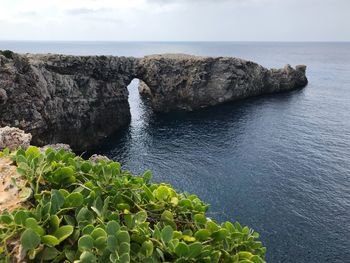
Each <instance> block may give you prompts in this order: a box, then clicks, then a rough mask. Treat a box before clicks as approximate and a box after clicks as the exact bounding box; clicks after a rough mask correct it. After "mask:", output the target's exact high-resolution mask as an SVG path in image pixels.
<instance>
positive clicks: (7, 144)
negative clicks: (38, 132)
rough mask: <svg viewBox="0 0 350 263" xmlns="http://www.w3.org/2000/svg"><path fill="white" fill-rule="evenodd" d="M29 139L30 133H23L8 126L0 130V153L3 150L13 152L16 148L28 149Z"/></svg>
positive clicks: (30, 137)
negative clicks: (6, 149)
mask: <svg viewBox="0 0 350 263" xmlns="http://www.w3.org/2000/svg"><path fill="white" fill-rule="evenodd" d="M31 139H32V135H31V134H30V133H29V134H28V133H25V132H24V131H22V130H20V129H18V128H13V127H8V126H6V127H4V128H0V151H1V150H3V149H5V148H8V149H9V150H10V151H14V150H16V149H17V148H18V147H21V148H22V149H26V148H28V147H29V145H30V141H31Z"/></svg>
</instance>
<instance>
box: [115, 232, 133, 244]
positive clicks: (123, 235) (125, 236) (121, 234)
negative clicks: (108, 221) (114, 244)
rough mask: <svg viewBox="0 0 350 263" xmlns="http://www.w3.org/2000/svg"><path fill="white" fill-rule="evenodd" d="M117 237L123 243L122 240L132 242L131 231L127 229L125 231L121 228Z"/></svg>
mask: <svg viewBox="0 0 350 263" xmlns="http://www.w3.org/2000/svg"><path fill="white" fill-rule="evenodd" d="M117 239H118V241H119V243H122V242H126V243H130V236H129V233H128V232H127V231H124V230H120V231H119V232H118V234H117Z"/></svg>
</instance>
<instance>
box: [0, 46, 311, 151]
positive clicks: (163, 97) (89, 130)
mask: <svg viewBox="0 0 350 263" xmlns="http://www.w3.org/2000/svg"><path fill="white" fill-rule="evenodd" d="M9 54H10V53H8V52H7V53H5V55H6V56H4V55H1V53H0V126H6V125H10V126H15V127H18V128H21V129H23V130H25V131H26V132H30V133H31V134H32V135H33V144H36V145H39V146H41V145H45V144H48V143H51V144H52V143H53V144H54V143H68V144H70V145H71V146H72V148H73V149H75V150H86V149H88V148H91V147H93V146H94V145H97V144H99V143H100V142H101V141H102V140H103V139H104V138H105V137H107V136H110V135H111V134H113V133H114V132H116V131H117V130H120V129H122V128H123V127H125V126H126V125H128V124H129V122H130V118H131V116H130V109H129V103H128V90H127V86H128V85H129V83H130V82H131V81H132V80H133V79H134V78H139V79H140V80H141V81H142V82H141V84H140V91H141V93H142V94H146V95H147V96H149V97H150V100H151V105H152V107H153V109H154V110H155V111H160V112H168V111H176V110H195V109H199V108H203V107H208V106H212V105H217V104H220V103H225V102H229V101H234V100H238V99H243V98H246V97H249V96H256V95H260V94H265V93H274V92H280V91H287V90H293V89H298V88H301V87H304V86H305V85H306V84H307V79H306V76H305V70H306V67H305V66H297V67H296V69H293V68H292V67H291V66H289V65H288V66H286V67H284V68H283V69H271V70H268V69H266V68H264V67H262V66H260V65H258V64H256V63H253V62H250V61H245V60H242V59H238V58H229V57H216V58H214V57H197V56H189V55H153V56H147V57H144V58H140V59H138V58H133V57H112V56H67V55H32V54H26V55H19V54H16V53H11V54H10V55H9Z"/></svg>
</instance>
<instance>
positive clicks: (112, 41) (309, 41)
mask: <svg viewBox="0 0 350 263" xmlns="http://www.w3.org/2000/svg"><path fill="white" fill-rule="evenodd" d="M0 42H96V43H98V42H111V43H118V42H120V43H122V42H124V43H125V42H129V43H130V42H134V43H162V42H164V43H190V42H191V43H196V42H198V43H201V42H203V43H205V42H212V43H225V42H226V43H234V42H236V43H247V42H251V43H350V40H44V39H42V40H26V39H24V40H11V39H0Z"/></svg>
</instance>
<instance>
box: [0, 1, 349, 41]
mask: <svg viewBox="0 0 350 263" xmlns="http://www.w3.org/2000/svg"><path fill="white" fill-rule="evenodd" d="M0 40H95V41H102V40H111V41H134V40H137V41H220V40H222V41H349V40H350V0H212V1H210V0H187V1H186V0H0Z"/></svg>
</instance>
